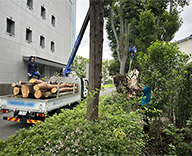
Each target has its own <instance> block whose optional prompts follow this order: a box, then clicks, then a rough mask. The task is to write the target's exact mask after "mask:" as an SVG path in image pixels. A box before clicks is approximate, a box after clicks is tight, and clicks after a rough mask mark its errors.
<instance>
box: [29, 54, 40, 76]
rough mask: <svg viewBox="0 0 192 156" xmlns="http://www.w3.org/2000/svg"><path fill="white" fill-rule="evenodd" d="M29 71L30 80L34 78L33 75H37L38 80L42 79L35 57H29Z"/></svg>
mask: <svg viewBox="0 0 192 156" xmlns="http://www.w3.org/2000/svg"><path fill="white" fill-rule="evenodd" d="M27 70H28V76H29V79H31V78H32V77H33V75H37V76H38V79H39V78H40V73H39V71H38V66H37V63H36V62H35V57H34V56H31V57H29V62H28V64H27Z"/></svg>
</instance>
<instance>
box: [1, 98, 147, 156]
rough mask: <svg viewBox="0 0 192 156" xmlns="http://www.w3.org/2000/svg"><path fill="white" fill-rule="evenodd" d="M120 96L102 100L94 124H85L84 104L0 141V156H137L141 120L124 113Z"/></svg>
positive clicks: (141, 135) (137, 116) (142, 142)
mask: <svg viewBox="0 0 192 156" xmlns="http://www.w3.org/2000/svg"><path fill="white" fill-rule="evenodd" d="M122 96H123V95H121V96H120V97H119V95H118V94H115V95H107V96H103V97H102V98H101V100H100V105H99V118H98V120H97V121H95V122H89V121H87V119H86V109H87V102H86V101H84V102H83V103H81V104H80V105H78V106H77V107H75V108H74V109H73V110H68V109H66V110H63V112H62V113H60V114H59V115H54V116H53V117H50V118H47V119H46V120H45V122H43V123H41V124H38V125H34V126H33V127H30V129H29V130H24V129H23V130H21V131H20V132H17V133H16V134H15V135H13V136H11V137H9V138H8V140H6V141H0V155H2V156H9V155H10V156H12V155H82V156H84V155H138V154H139V153H140V152H141V149H142V148H143V147H144V141H143V137H144V135H143V132H142V128H141V125H140V122H139V121H140V119H141V117H140V116H139V114H137V113H135V112H129V113H127V112H126V111H125V110H124V107H125V105H126V104H127V103H128V101H127V99H126V98H125V97H124V98H122ZM107 102H109V103H110V104H108V103H107Z"/></svg>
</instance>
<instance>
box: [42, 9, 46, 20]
mask: <svg viewBox="0 0 192 156" xmlns="http://www.w3.org/2000/svg"><path fill="white" fill-rule="evenodd" d="M45 13H46V9H45V8H44V7H43V6H41V17H42V18H43V19H45Z"/></svg>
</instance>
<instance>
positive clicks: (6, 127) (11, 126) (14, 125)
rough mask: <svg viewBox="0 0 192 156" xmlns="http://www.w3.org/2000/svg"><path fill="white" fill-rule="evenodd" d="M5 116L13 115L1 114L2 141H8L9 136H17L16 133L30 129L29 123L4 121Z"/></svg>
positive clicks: (0, 129)
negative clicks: (23, 129)
mask: <svg viewBox="0 0 192 156" xmlns="http://www.w3.org/2000/svg"><path fill="white" fill-rule="evenodd" d="M3 116H10V117H11V116H13V114H12V113H8V114H2V113H0V139H2V140H6V139H7V138H8V137H9V136H11V135H13V134H15V132H16V131H19V130H20V129H22V128H26V129H29V127H30V125H29V124H27V123H21V122H12V121H6V120H3Z"/></svg>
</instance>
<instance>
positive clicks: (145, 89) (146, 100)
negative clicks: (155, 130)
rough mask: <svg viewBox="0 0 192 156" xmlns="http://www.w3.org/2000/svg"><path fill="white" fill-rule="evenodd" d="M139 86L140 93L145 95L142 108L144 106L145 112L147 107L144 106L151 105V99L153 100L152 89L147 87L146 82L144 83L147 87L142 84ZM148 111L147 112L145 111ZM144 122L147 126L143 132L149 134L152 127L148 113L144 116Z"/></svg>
mask: <svg viewBox="0 0 192 156" xmlns="http://www.w3.org/2000/svg"><path fill="white" fill-rule="evenodd" d="M137 85H138V86H139V89H138V90H139V91H140V92H143V95H142V100H141V106H142V110H145V107H144V105H146V104H149V103H150V99H151V88H149V86H148V85H147V83H146V82H144V85H145V87H142V86H141V85H140V84H137ZM145 111H146V110H145ZM143 121H145V123H146V124H145V125H144V127H143V130H144V131H145V132H148V131H149V129H150V126H149V121H148V118H147V111H146V112H145V114H144V118H143Z"/></svg>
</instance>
